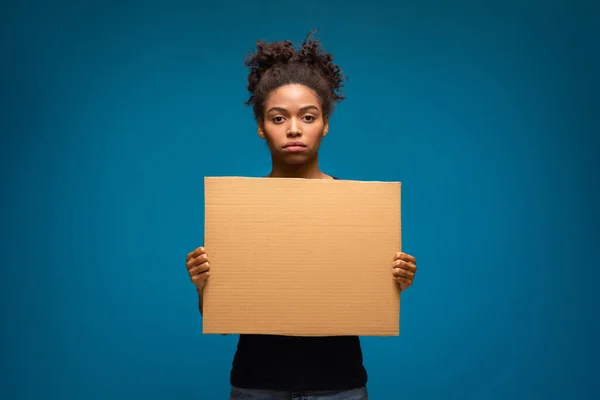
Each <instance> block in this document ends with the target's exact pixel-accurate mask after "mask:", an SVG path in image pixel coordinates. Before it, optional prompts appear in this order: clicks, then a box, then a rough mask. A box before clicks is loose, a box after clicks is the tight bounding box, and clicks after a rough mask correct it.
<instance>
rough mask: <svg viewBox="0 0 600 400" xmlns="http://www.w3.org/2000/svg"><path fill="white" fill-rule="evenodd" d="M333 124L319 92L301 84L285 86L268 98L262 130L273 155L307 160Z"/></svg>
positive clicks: (291, 161)
mask: <svg viewBox="0 0 600 400" xmlns="http://www.w3.org/2000/svg"><path fill="white" fill-rule="evenodd" d="M328 129H329V127H328V124H327V121H326V120H325V117H324V116H323V113H322V107H321V102H320V100H319V98H318V97H317V95H316V93H315V92H314V91H313V90H312V89H310V88H308V87H306V86H304V85H299V84H290V85H285V86H281V87H279V88H278V89H276V90H274V91H273V92H272V93H271V95H270V96H269V97H268V98H267V101H266V102H265V108H264V113H263V119H262V121H260V122H259V126H258V134H259V136H260V137H261V138H263V139H265V140H266V141H267V144H268V146H269V149H270V150H271V154H272V155H273V157H275V158H277V159H278V160H280V161H283V162H284V163H285V164H296V165H297V164H303V163H305V162H307V161H309V160H311V159H313V158H314V157H316V156H317V154H318V151H319V146H320V145H321V139H323V137H324V136H325V135H327V131H328Z"/></svg>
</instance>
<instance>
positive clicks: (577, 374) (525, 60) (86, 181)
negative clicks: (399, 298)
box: [0, 0, 600, 400]
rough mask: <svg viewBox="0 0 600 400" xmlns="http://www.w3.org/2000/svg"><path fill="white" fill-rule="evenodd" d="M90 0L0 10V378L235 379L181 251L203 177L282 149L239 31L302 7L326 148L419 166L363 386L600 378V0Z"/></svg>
mask: <svg viewBox="0 0 600 400" xmlns="http://www.w3.org/2000/svg"><path fill="white" fill-rule="evenodd" d="M81 3H84V4H81ZM81 3H80V2H74V1H73V2H69V1H66V0H62V1H54V2H37V3H34V2H33V1H21V2H13V4H12V5H8V4H4V5H3V6H2V11H1V12H0V32H1V42H0V45H1V46H2V47H1V50H2V59H1V61H0V66H1V71H2V74H1V77H0V79H1V81H0V82H1V96H2V97H1V98H0V101H1V102H2V103H1V104H2V108H1V109H2V113H1V116H2V118H1V120H0V122H1V124H2V125H0V129H1V132H2V135H1V139H0V140H1V141H0V149H1V158H0V167H1V173H2V197H1V201H2V214H1V215H2V220H1V226H2V241H1V246H2V258H1V263H2V275H3V276H2V280H1V282H2V287H1V291H0V296H1V307H2V341H1V343H2V357H1V368H2V369H1V370H0V380H1V385H0V398H2V399H109V398H110V399H141V398H144V399H167V398H168V399H170V398H173V399H175V398H177V399H224V398H226V396H227V394H228V390H229V386H228V385H229V384H228V379H229V369H230V365H231V359H232V356H233V352H234V350H235V344H236V341H237V337H236V336H228V337H222V336H203V335H202V334H201V327H202V321H201V318H200V315H199V314H198V312H197V303H196V293H195V290H194V288H193V286H192V285H191V284H190V282H189V280H188V277H187V273H186V271H185V267H184V258H185V255H186V254H187V253H188V252H189V251H191V250H192V249H193V248H195V247H196V246H198V245H200V244H202V243H203V177H204V176H206V175H243V176H263V175H264V174H266V173H268V171H269V167H270V164H269V157H268V152H267V149H266V146H265V145H264V143H262V142H261V141H260V139H259V138H258V136H257V135H256V130H255V126H254V121H253V119H252V115H251V110H250V109H249V108H247V107H245V106H244V105H243V102H244V101H245V100H246V98H247V93H246V74H247V70H246V69H245V66H244V65H243V59H244V57H245V55H246V54H247V53H248V52H249V51H252V50H253V48H254V41H255V40H256V39H265V40H283V39H290V40H293V41H295V42H300V41H301V40H302V39H303V38H304V35H305V34H306V33H307V32H308V31H309V30H310V29H311V28H318V29H320V33H319V35H318V38H319V39H321V40H322V41H323V42H324V44H325V46H326V48H327V50H329V51H331V52H333V53H334V55H335V57H336V61H337V62H338V63H339V64H340V66H341V67H342V68H343V70H344V72H345V73H346V74H347V75H348V76H349V80H348V81H347V82H346V88H345V94H346V95H347V96H348V99H347V100H346V101H345V102H343V103H341V104H340V105H339V107H338V108H337V110H336V111H335V113H334V115H333V117H332V121H331V124H332V126H331V133H330V135H329V136H328V137H327V139H326V141H325V142H324V144H323V151H322V156H321V158H322V166H323V168H324V170H325V171H326V172H328V173H331V174H334V175H337V176H339V177H341V178H346V179H365V180H400V181H402V182H403V205H402V208H403V232H404V234H403V236H404V243H403V245H404V250H405V251H406V252H408V253H410V254H413V255H415V256H416V257H417V259H418V265H419V274H418V276H417V279H416V281H415V284H414V286H413V287H412V288H411V289H410V290H409V291H407V292H406V293H405V294H404V295H403V302H402V307H403V308H402V319H401V321H402V334H401V336H400V337H399V338H364V339H363V347H364V353H365V363H366V366H367V368H368V371H369V374H370V383H369V389H370V392H371V397H372V398H373V399H461V400H468V399H509V398H510V399H532V398H540V399H542V398H543V399H566V398H567V396H571V397H572V398H574V399H592V398H598V396H599V394H600V391H599V383H598V373H599V368H598V357H599V355H600V354H599V351H598V350H599V348H598V344H597V340H598V338H599V337H600V334H599V333H600V332H599V329H598V324H597V322H598V297H597V294H595V292H594V289H595V286H596V283H597V282H598V278H599V273H598V267H599V266H600V259H599V256H598V238H599V234H598V228H597V224H598V222H599V215H598V207H597V205H598V204H600V196H599V194H598V172H599V171H600V165H599V163H600V162H599V161H598V152H599V149H600V146H599V139H598V134H599V129H598V118H599V115H600V113H599V111H598V110H599V101H598V93H599V89H600V86H599V79H598V71H600V62H599V59H598V39H599V38H600V35H599V28H598V20H599V10H598V6H597V5H594V4H593V3H596V4H598V3H597V2H592V1H588V2H583V1H574V2H567V1H556V0H546V1H528V2H524V4H521V5H518V4H519V3H520V2H516V1H501V0H491V1H439V0H438V1H435V0H426V1H420V2H407V1H402V2H400V3H396V4H395V5H393V4H392V3H391V2H390V3H387V2H380V1H369V2H367V3H364V4H358V3H357V4H356V5H354V6H351V5H350V4H349V3H347V2H324V3H321V2H318V1H307V2H301V3H298V2H282V3H277V2H275V3H274V2H263V3H256V2H242V1H220V2H217V3H218V5H212V6H208V5H204V6H203V5H200V4H201V2H192V1H187V2H186V1H178V2H167V1H163V2H158V1H147V2H141V1H140V2H111V1H105V2H100V1H86V2H81ZM569 3H570V4H569ZM594 204H596V206H594ZM348 262H352V257H350V258H349V260H348ZM352 290H354V291H356V293H357V295H360V283H358V282H357V287H355V288H352ZM594 315H596V317H594Z"/></svg>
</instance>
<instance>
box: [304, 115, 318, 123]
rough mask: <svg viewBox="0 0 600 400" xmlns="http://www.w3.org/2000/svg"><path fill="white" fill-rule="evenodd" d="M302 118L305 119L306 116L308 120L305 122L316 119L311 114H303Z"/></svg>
mask: <svg viewBox="0 0 600 400" xmlns="http://www.w3.org/2000/svg"><path fill="white" fill-rule="evenodd" d="M304 118H305V119H306V118H308V121H307V122H313V121H314V120H315V119H316V118H315V117H313V116H312V115H305V116H304Z"/></svg>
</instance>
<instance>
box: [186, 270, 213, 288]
mask: <svg viewBox="0 0 600 400" xmlns="http://www.w3.org/2000/svg"><path fill="white" fill-rule="evenodd" d="M209 276H210V271H206V272H203V273H201V274H198V275H194V276H192V278H191V279H192V283H193V284H194V285H200V284H202V283H204V281H205V280H206V279H207V278H208V277H209Z"/></svg>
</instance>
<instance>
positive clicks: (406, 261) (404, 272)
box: [392, 252, 417, 290]
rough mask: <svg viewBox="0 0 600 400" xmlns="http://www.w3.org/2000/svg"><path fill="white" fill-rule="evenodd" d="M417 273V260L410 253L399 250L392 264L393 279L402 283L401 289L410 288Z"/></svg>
mask: <svg viewBox="0 0 600 400" xmlns="http://www.w3.org/2000/svg"><path fill="white" fill-rule="evenodd" d="M416 273H417V260H416V259H415V258H414V257H413V256H411V255H410V254H406V253H402V252H398V253H396V255H395V256H394V262H393V264H392V276H393V279H394V280H395V281H396V282H397V283H398V284H399V285H400V290H406V289H408V288H409V287H410V286H411V285H412V284H413V280H414V279H415V274H416Z"/></svg>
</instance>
